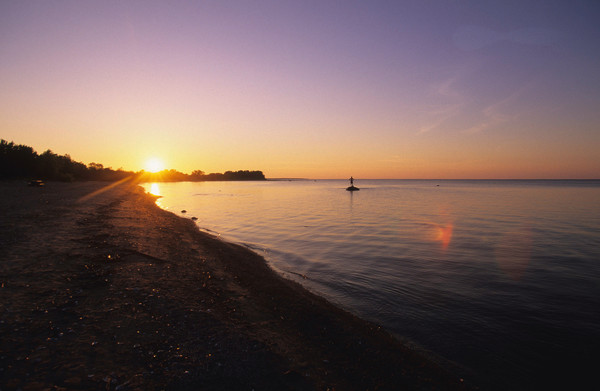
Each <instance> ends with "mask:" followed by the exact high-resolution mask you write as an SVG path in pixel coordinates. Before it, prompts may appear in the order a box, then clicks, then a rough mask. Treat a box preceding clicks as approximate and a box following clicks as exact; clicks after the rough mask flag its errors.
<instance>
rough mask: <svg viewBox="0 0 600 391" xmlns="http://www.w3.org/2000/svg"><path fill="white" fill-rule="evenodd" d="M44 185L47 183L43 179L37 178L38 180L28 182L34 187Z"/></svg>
mask: <svg viewBox="0 0 600 391" xmlns="http://www.w3.org/2000/svg"><path fill="white" fill-rule="evenodd" d="M44 185H45V183H44V182H43V181H42V180H41V179H36V180H34V181H30V182H29V183H28V186H32V187H42V186H44Z"/></svg>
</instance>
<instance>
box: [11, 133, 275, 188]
mask: <svg viewBox="0 0 600 391" xmlns="http://www.w3.org/2000/svg"><path fill="white" fill-rule="evenodd" d="M130 176H136V177H138V180H140V181H144V182H150V181H156V182H180V181H181V182H183V181H239V180H265V176H264V174H263V173H262V171H247V170H244V171H235V172H234V171H227V172H225V173H223V174H220V173H212V174H205V173H204V172H203V171H201V170H196V171H193V172H192V173H191V174H184V173H182V172H179V171H176V170H163V171H160V172H157V173H149V172H145V171H139V172H133V171H124V170H122V169H118V170H113V169H112V168H105V167H104V166H103V165H102V164H100V163H90V164H88V165H87V166H86V165H85V164H83V163H80V162H76V161H74V160H73V159H71V157H70V156H69V155H57V154H55V153H54V152H52V151H51V150H47V151H45V152H44V153H42V154H38V153H37V152H36V151H35V150H34V149H33V148H31V147H29V146H27V145H18V144H15V143H13V142H12V141H11V142H8V141H6V140H3V139H0V179H43V180H52V181H63V182H72V181H118V180H121V179H124V178H127V177H130Z"/></svg>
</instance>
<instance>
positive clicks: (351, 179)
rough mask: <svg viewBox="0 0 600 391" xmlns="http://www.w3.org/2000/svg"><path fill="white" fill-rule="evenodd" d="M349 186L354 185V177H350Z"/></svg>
mask: <svg viewBox="0 0 600 391" xmlns="http://www.w3.org/2000/svg"><path fill="white" fill-rule="evenodd" d="M350 186H354V178H352V177H350Z"/></svg>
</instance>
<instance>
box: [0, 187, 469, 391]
mask: <svg viewBox="0 0 600 391" xmlns="http://www.w3.org/2000/svg"><path fill="white" fill-rule="evenodd" d="M104 185H105V184H99V183H78V184H57V183H50V184H48V186H46V188H45V189H32V188H21V187H20V184H17V183H13V184H6V183H4V184H2V190H4V191H3V194H4V195H3V196H2V198H3V201H2V208H3V212H5V211H6V216H7V222H6V223H4V224H3V225H2V226H0V229H1V230H2V234H3V235H5V234H7V233H8V232H9V231H10V232H15V234H13V236H12V239H11V236H4V237H5V238H8V240H4V242H3V243H2V244H3V246H2V250H1V252H0V256H1V257H2V258H3V259H4V262H3V264H2V266H0V268H1V269H0V271H1V273H2V274H1V275H2V284H3V288H1V289H0V300H2V301H1V303H2V304H0V311H1V312H0V313H1V314H2V320H3V323H1V324H0V337H1V338H2V344H1V345H0V350H1V353H0V364H1V366H2V368H5V370H4V371H2V372H1V373H0V385H1V387H2V389H7V390H10V389H17V388H22V389H27V386H28V385H29V386H30V387H31V385H34V386H38V388H42V389H43V388H44V387H46V388H48V387H53V386H59V387H64V388H66V389H89V388H99V387H106V389H116V388H117V387H118V388H119V389H163V388H166V389H198V388H200V389H240V390H241V389H251V388H257V389H290V390H291V389H302V390H312V389H317V390H321V389H322V390H326V389H333V388H335V389H338V390H346V389H348V390H353V389H356V390H363V389H428V390H430V389H439V390H448V389H469V387H468V386H467V385H465V383H464V382H462V381H461V379H459V378H457V377H456V376H454V375H452V374H451V373H449V372H447V371H446V370H444V369H442V368H441V367H439V366H438V365H437V364H435V363H433V362H432V361H430V360H428V359H426V358H425V357H424V356H422V355H421V354H419V353H417V352H415V351H413V350H411V349H409V348H407V347H406V346H404V345H402V344H401V343H400V342H399V341H398V340H396V339H395V338H393V337H392V336H391V335H390V334H388V333H387V332H385V331H384V330H382V329H380V328H379V327H377V326H376V325H373V324H371V323H369V322H366V321H363V320H361V319H359V318H357V317H356V316H354V315H352V314H350V313H348V312H346V311H343V310H341V309H339V308H338V307H335V306H334V305H332V304H331V303H329V302H328V301H327V300H325V299H324V298H322V297H320V296H317V295H315V294H313V293H311V292H309V291H308V290H306V289H304V288H303V287H302V286H301V285H299V284H298V283H296V282H293V281H291V280H288V279H285V278H284V277H282V276H280V275H279V274H277V273H276V272H275V271H274V270H272V269H271V268H270V267H269V266H268V265H267V263H266V261H265V260H264V258H263V257H261V256H260V255H258V254H256V253H254V252H252V251H251V250H250V249H248V248H246V247H243V246H241V245H237V244H233V243H228V242H224V241H221V240H219V239H217V238H215V237H213V236H211V235H210V234H208V233H205V232H201V231H200V230H199V229H198V228H197V226H196V225H195V223H194V222H193V221H192V220H190V219H186V218H182V217H178V216H176V215H175V214H172V213H170V212H167V211H164V210H162V209H160V208H159V207H158V206H157V205H156V204H155V202H154V201H155V198H154V197H152V196H150V195H148V194H146V193H144V192H143V190H142V189H141V188H139V187H137V186H136V185H135V184H124V185H122V186H117V187H114V188H111V189H109V190H107V191H105V192H103V193H101V194H98V195H97V196H95V197H91V198H88V200H87V201H85V202H79V203H78V202H77V200H78V199H81V198H82V197H83V196H85V195H86V194H88V195H89V194H91V193H93V192H96V191H98V190H99V189H100V188H102V187H103V186H104ZM40 265H43V267H41V266H40ZM14 330H18V331H19V332H18V333H17V332H15V331H14ZM23 357H26V359H24V358H23Z"/></svg>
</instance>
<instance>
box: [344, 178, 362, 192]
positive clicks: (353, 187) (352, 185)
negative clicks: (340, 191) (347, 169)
mask: <svg viewBox="0 0 600 391" xmlns="http://www.w3.org/2000/svg"><path fill="white" fill-rule="evenodd" d="M349 181H350V186H349V187H347V188H346V190H348V191H356V190H360V189H359V188H358V187H356V186H354V177H350V179H349Z"/></svg>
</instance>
